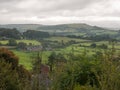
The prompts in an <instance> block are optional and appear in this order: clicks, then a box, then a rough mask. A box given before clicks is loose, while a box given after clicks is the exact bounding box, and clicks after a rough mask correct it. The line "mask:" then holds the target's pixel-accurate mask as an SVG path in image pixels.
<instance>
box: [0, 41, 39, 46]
mask: <svg viewBox="0 0 120 90" xmlns="http://www.w3.org/2000/svg"><path fill="white" fill-rule="evenodd" d="M16 41H17V43H19V42H24V43H26V44H27V45H28V44H29V43H32V44H33V45H40V44H41V43H40V42H38V41H36V40H16ZM0 43H1V44H3V45H6V44H8V40H1V41H0Z"/></svg>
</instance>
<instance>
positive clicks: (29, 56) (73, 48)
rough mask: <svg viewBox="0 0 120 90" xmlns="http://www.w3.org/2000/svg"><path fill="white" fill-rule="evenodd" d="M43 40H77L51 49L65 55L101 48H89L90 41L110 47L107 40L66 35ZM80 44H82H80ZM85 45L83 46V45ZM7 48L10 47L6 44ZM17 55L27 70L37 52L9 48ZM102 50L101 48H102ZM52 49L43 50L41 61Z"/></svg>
mask: <svg viewBox="0 0 120 90" xmlns="http://www.w3.org/2000/svg"><path fill="white" fill-rule="evenodd" d="M45 40H50V41H58V42H61V41H62V40H63V42H65V43H66V42H68V41H70V40H75V41H76V42H79V43H77V44H72V45H69V46H67V47H65V48H61V49H53V51H55V52H57V53H58V52H60V53H62V54H64V55H65V56H66V55H67V54H69V53H73V54H75V55H79V54H82V53H83V52H85V51H86V52H87V55H93V54H95V52H96V51H99V50H102V49H99V48H91V47H90V45H91V44H92V43H96V45H97V46H98V45H101V44H106V45H108V48H109V49H110V48H112V46H111V44H110V43H109V42H108V41H100V42H92V41H89V40H84V39H75V38H68V37H51V38H46V39H45ZM16 41H17V43H19V42H25V43H26V44H29V43H32V44H33V45H40V44H41V43H40V42H38V41H36V40H16ZM0 43H2V44H7V43H8V41H7V40H5V41H0ZM81 45H82V46H81ZM83 46H85V47H83ZM7 47H8V48H12V47H9V46H7ZM115 48H116V50H120V42H117V43H115ZM11 50H12V51H13V52H14V53H15V54H16V55H17V56H18V57H19V64H21V65H23V66H24V67H25V68H27V69H28V70H30V69H32V63H33V61H34V60H35V58H36V57H37V54H38V52H29V51H22V50H16V49H11ZM102 51H103V50H102ZM39 52H40V53H41V51H39ZM51 52H52V51H43V52H42V54H41V55H40V56H42V63H47V61H48V57H49V55H50V54H51Z"/></svg>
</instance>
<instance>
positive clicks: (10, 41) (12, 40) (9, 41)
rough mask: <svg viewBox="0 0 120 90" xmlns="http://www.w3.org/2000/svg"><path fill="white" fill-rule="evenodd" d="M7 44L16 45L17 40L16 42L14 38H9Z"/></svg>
mask: <svg viewBox="0 0 120 90" xmlns="http://www.w3.org/2000/svg"><path fill="white" fill-rule="evenodd" d="M8 45H9V46H16V45H17V42H16V40H15V39H10V40H8Z"/></svg>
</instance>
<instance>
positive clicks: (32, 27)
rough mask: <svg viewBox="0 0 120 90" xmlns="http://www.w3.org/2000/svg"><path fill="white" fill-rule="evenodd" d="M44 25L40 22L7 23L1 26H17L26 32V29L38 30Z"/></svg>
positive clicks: (0, 26)
mask: <svg viewBox="0 0 120 90" xmlns="http://www.w3.org/2000/svg"><path fill="white" fill-rule="evenodd" d="M40 26H42V25H40V24H6V25H0V28H10V29H13V28H16V29H18V30H19V31H20V32H24V31H26V30H36V29H37V28H38V27H40Z"/></svg>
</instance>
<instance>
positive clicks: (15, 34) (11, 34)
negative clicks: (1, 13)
mask: <svg viewBox="0 0 120 90" xmlns="http://www.w3.org/2000/svg"><path fill="white" fill-rule="evenodd" d="M0 37H1V38H3V39H9V38H10V39H20V38H21V33H20V32H19V31H17V29H5V28H0Z"/></svg>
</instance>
